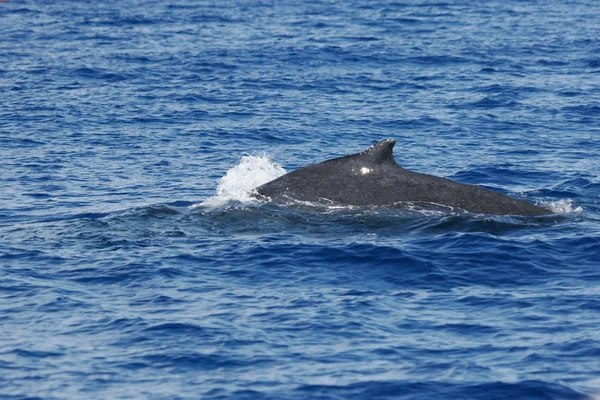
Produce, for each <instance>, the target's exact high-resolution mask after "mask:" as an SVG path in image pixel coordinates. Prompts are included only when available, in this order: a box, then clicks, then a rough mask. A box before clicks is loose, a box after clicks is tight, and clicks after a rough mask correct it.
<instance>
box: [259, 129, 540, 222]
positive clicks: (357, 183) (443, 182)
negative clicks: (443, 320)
mask: <svg viewBox="0 0 600 400" xmlns="http://www.w3.org/2000/svg"><path fill="white" fill-rule="evenodd" d="M394 144H396V141H395V140H393V139H386V140H382V141H380V142H378V143H376V144H374V145H373V146H371V147H369V148H368V149H367V150H365V151H363V152H362V153H358V154H353V155H350V156H346V157H340V158H335V159H332V160H327V161H324V162H321V163H319V164H315V165H310V166H308V167H304V168H300V169H297V170H295V171H293V172H290V173H289V174H286V175H284V176H281V177H279V178H277V179H275V180H273V181H271V182H268V183H265V184H264V185H262V186H259V187H258V188H257V189H256V192H257V197H259V198H261V199H266V200H270V201H273V202H277V203H282V202H283V203H285V202H289V201H290V200H299V201H310V202H321V203H322V202H327V203H334V204H341V205H353V206H383V207H400V208H417V209H445V210H452V211H467V212H473V213H485V214H511V215H539V214H550V213H551V211H550V210H548V209H546V208H543V207H538V206H535V205H533V204H531V203H529V202H528V201H525V200H518V199H513V198H512V197H509V196H506V195H504V194H501V193H497V192H493V191H491V190H488V189H484V188H482V187H480V186H475V185H468V184H464V183H459V182H455V181H452V180H450V179H446V178H440V177H437V176H433V175H427V174H421V173H418V172H413V171H409V170H407V169H404V168H402V167H401V166H400V165H398V164H397V163H396V161H395V160H394V156H393V154H392V148H393V147H394Z"/></svg>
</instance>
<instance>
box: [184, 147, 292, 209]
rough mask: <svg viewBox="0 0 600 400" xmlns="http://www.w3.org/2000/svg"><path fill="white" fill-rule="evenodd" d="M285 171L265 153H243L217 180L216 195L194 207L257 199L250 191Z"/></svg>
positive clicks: (215, 205)
mask: <svg viewBox="0 0 600 400" xmlns="http://www.w3.org/2000/svg"><path fill="white" fill-rule="evenodd" d="M285 173H286V171H285V169H283V168H282V167H281V166H280V165H279V164H277V163H274V162H273V161H271V159H270V158H269V156H267V155H266V154H264V153H263V154H261V155H255V156H253V155H245V156H243V157H242V158H241V160H240V163H239V164H238V165H236V166H235V167H233V168H231V169H230V170H229V171H227V173H226V174H225V176H223V177H222V178H220V179H219V180H218V181H217V184H218V185H217V195H216V196H212V197H209V198H208V199H206V200H205V201H203V202H202V203H198V204H194V205H193V206H191V207H190V208H195V207H219V206H222V205H224V204H226V203H227V202H229V201H239V202H242V203H252V202H255V201H257V200H256V199H255V198H254V197H252V192H253V191H254V189H256V188H257V187H258V186H260V185H262V184H264V183H267V182H269V181H272V180H273V179H276V178H279V177H280V176H282V175H284V174H285Z"/></svg>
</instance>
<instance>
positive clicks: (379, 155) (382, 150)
mask: <svg viewBox="0 0 600 400" xmlns="http://www.w3.org/2000/svg"><path fill="white" fill-rule="evenodd" d="M395 144H396V140H395V139H383V140H381V141H379V142H377V143H375V144H374V145H373V146H371V147H369V148H368V149H366V150H365V151H363V152H362V153H360V154H359V155H360V157H361V158H366V159H368V160H369V161H370V162H373V163H387V162H392V163H394V164H396V161H395V160H394V155H393V154H392V149H393V148H394V145H395Z"/></svg>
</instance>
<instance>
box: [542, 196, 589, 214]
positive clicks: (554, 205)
mask: <svg viewBox="0 0 600 400" xmlns="http://www.w3.org/2000/svg"><path fill="white" fill-rule="evenodd" d="M538 205H539V206H542V207H546V208H549V209H550V210H552V212H555V213H557V214H567V213H580V212H583V208H581V206H574V205H573V199H563V200H556V201H542V202H541V203H540V204H538Z"/></svg>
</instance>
